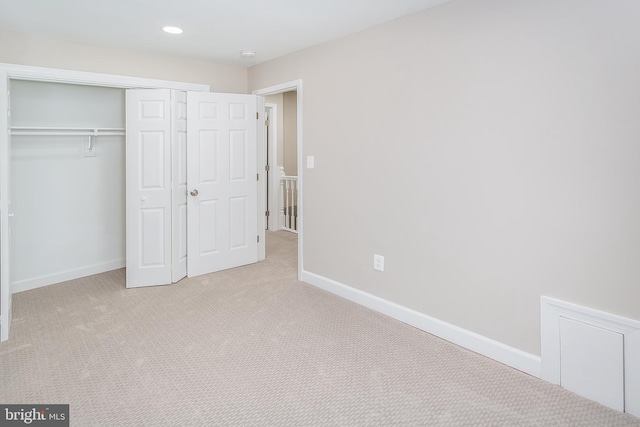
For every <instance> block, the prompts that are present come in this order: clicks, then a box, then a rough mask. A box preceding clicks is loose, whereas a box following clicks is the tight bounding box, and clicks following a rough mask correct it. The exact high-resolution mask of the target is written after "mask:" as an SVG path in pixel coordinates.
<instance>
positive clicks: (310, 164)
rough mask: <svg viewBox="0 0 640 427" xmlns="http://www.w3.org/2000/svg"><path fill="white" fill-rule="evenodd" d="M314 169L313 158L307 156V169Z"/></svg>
mask: <svg viewBox="0 0 640 427" xmlns="http://www.w3.org/2000/svg"><path fill="white" fill-rule="evenodd" d="M314 167H315V158H314V157H313V156H307V169H313V168H314Z"/></svg>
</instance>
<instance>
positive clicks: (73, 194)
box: [10, 80, 125, 292]
mask: <svg viewBox="0 0 640 427" xmlns="http://www.w3.org/2000/svg"><path fill="white" fill-rule="evenodd" d="M10 110H11V121H10V127H11V134H12V136H11V141H12V146H11V162H12V164H11V166H12V168H11V194H12V210H13V213H14V217H13V218H12V230H11V246H12V256H11V276H12V277H11V283H12V286H11V290H12V292H19V291H23V290H27V289H32V288H35V287H39V286H44V285H48V284H52V283H57V282H61V281H65V280H69V279H73V278H77V277H83V276H86V275H90V274H96V273H99V272H103V271H108V270H112V269H115V268H122V267H124V266H125V136H124V127H125V91H124V89H119V88H107V87H97V86H82V85H71V84H60V83H48V82H36V81H23V80H12V81H11V95H10ZM83 128H84V129H105V128H109V129H119V130H120V132H118V131H115V132H112V133H111V134H110V133H109V132H107V133H103V134H98V136H95V137H93V145H91V146H90V144H92V142H91V137H89V136H87V135H86V131H84V133H83V131H81V130H80V129H83ZM31 129H35V130H34V131H33V132H32V131H31ZM74 132H78V133H79V134H78V135H72V134H73V133H74ZM56 133H61V135H55V134H56ZM113 134H115V135H113Z"/></svg>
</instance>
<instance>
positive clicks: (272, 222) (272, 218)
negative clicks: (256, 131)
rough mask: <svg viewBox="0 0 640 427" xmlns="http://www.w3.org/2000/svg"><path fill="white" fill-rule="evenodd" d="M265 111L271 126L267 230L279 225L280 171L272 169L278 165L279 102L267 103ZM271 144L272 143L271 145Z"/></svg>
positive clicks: (273, 229) (268, 131)
mask: <svg viewBox="0 0 640 427" xmlns="http://www.w3.org/2000/svg"><path fill="white" fill-rule="evenodd" d="M264 106H265V111H266V110H269V111H270V115H269V126H268V127H267V137H268V141H269V143H268V144H267V147H265V148H267V164H268V165H269V174H268V175H269V179H268V180H267V186H266V187H267V197H266V198H265V200H266V203H267V210H268V211H269V218H268V220H267V223H268V227H266V228H267V230H270V231H276V230H278V229H279V228H278V226H279V221H278V219H279V217H280V212H278V187H279V185H280V183H279V182H278V179H277V178H279V177H278V171H277V170H276V171H275V173H273V172H272V171H271V170H272V169H275V168H276V167H277V166H278V104H272V103H269V102H267V103H265V104H264ZM269 144H270V145H269Z"/></svg>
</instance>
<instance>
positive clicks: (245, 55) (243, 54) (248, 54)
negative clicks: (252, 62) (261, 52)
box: [240, 50, 256, 58]
mask: <svg viewBox="0 0 640 427" xmlns="http://www.w3.org/2000/svg"><path fill="white" fill-rule="evenodd" d="M240 56H241V57H243V58H253V57H254V56H256V53H255V52H254V51H252V50H243V51H240Z"/></svg>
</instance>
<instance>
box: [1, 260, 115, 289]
mask: <svg viewBox="0 0 640 427" xmlns="http://www.w3.org/2000/svg"><path fill="white" fill-rule="evenodd" d="M124 266H125V259H124V258H121V259H115V260H111V261H107V262H102V263H99V264H93V265H88V266H86V267H80V268H74V269H71V270H66V271H61V272H58V273H53V274H47V275H44V276H38V277H34V278H31V279H25V280H19V281H17V282H13V283H12V284H11V293H12V294H15V293H17V292H24V291H29V290H31V289H36V288H40V287H42V286H48V285H53V284H55V283H60V282H66V281H67V280H73V279H79V278H80V277H85V276H91V275H92V274H99V273H104V272H105V271H111V270H116V269H118V268H124Z"/></svg>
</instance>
